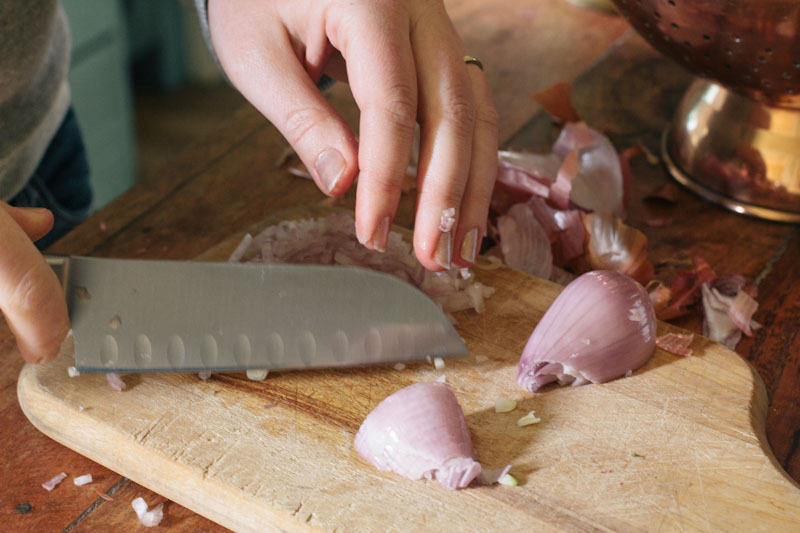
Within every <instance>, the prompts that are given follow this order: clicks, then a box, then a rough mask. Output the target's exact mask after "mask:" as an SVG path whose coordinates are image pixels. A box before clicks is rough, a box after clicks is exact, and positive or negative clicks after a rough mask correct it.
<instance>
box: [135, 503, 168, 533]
mask: <svg viewBox="0 0 800 533" xmlns="http://www.w3.org/2000/svg"><path fill="white" fill-rule="evenodd" d="M131 507H133V510H134V511H136V516H138V517H139V522H141V524H142V525H143V526H145V527H155V526H157V525H158V524H160V523H161V520H162V519H163V518H164V504H163V503H159V504H158V505H156V506H155V507H153V508H152V509H151V510H149V511H148V510H147V502H145V501H144V498H142V497H138V498H136V499H134V500H133V501H132V502H131Z"/></svg>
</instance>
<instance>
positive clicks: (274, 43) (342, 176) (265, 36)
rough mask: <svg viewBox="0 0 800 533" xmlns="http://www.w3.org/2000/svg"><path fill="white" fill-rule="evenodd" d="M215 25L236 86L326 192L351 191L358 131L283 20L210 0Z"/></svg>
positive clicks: (217, 45) (227, 70)
mask: <svg viewBox="0 0 800 533" xmlns="http://www.w3.org/2000/svg"><path fill="white" fill-rule="evenodd" d="M209 26H210V30H211V38H212V41H213V44H214V50H215V51H216V52H217V57H218V58H219V60H220V63H221V64H222V67H223V69H224V70H225V73H226V74H227V76H228V78H229V79H230V80H231V81H232V82H233V84H234V85H235V86H236V88H237V89H238V90H239V91H240V92H241V93H242V95H244V97H245V98H247V100H249V101H250V103H251V104H253V105H254V106H255V107H256V109H258V110H259V111H260V112H261V113H262V114H263V115H264V116H265V117H267V119H269V121H270V122H272V124H274V125H275V127H276V128H278V130H279V131H280V132H281V134H283V136H284V137H285V138H286V140H287V141H289V144H291V145H292V147H293V148H294V150H295V151H296V152H297V155H298V156H299V157H300V159H301V160H302V161H303V163H304V164H305V165H306V167H307V168H308V170H309V172H310V173H311V176H312V177H313V178H314V181H315V182H316V184H317V186H318V187H319V188H320V189H321V190H322V191H323V192H325V193H326V194H329V195H331V196H338V195H341V194H343V193H344V192H346V191H347V189H348V188H350V186H351V185H352V183H353V181H354V180H355V177H356V174H357V172H358V147H357V143H356V140H355V136H354V135H353V132H352V130H351V129H350V127H349V126H348V125H347V123H346V122H345V121H344V119H343V118H342V117H341V116H340V115H339V114H338V113H337V112H336V110H335V109H334V108H333V107H332V106H331V104H330V103H329V102H328V101H327V100H326V99H325V97H324V95H323V94H322V93H321V92H320V90H319V89H318V88H317V86H316V84H315V83H314V81H313V80H312V79H311V76H310V75H309V73H308V72H307V71H306V69H305V67H304V66H303V65H302V64H301V62H300V60H299V59H298V57H297V55H296V54H295V51H294V50H293V48H292V43H291V41H290V39H289V36H288V35H287V34H286V31H285V29H284V28H283V26H282V25H281V24H279V21H277V20H275V21H273V20H272V19H270V20H269V21H268V22H265V23H264V24H260V25H259V24H253V21H250V20H248V19H247V16H246V11H245V10H243V9H239V8H238V7H236V3H234V2H219V1H218V2H211V3H209ZM251 28H257V29H258V31H257V32H255V33H252V32H251Z"/></svg>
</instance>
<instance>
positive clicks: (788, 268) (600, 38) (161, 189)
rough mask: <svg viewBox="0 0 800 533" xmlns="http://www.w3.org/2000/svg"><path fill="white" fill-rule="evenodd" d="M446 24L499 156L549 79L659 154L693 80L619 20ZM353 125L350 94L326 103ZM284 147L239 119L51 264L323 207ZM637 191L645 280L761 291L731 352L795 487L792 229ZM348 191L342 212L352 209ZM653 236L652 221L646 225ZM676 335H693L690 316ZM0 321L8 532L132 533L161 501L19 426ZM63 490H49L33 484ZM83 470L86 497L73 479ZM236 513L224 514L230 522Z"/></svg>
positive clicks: (656, 170) (206, 525)
mask: <svg viewBox="0 0 800 533" xmlns="http://www.w3.org/2000/svg"><path fill="white" fill-rule="evenodd" d="M447 5H448V9H449V11H450V13H451V16H452V17H453V19H454V22H455V24H456V26H457V28H458V30H459V32H460V33H461V35H462V36H463V38H464V41H465V43H466V48H467V50H469V52H470V53H471V54H474V55H476V56H478V57H480V58H481V60H482V61H483V63H484V65H485V68H486V74H487V76H488V78H489V80H490V83H491V85H492V88H493V91H494V96H495V102H496V105H497V108H498V112H499V114H500V117H501V132H500V134H501V140H502V143H503V144H504V145H507V146H519V147H525V148H534V149H545V148H546V147H547V146H548V145H549V143H550V142H551V140H552V138H553V136H554V134H555V133H556V132H557V128H556V127H555V126H554V125H553V124H552V122H551V120H550V119H549V118H548V117H547V116H546V115H544V114H543V113H541V112H540V109H539V108H538V106H537V104H536V103H535V102H534V101H533V99H532V98H531V94H532V93H533V92H535V91H536V90H538V89H542V88H545V87H547V86H549V85H551V84H552V83H554V82H557V81H561V80H568V81H572V82H573V83H574V93H573V100H574V103H575V107H576V108H577V109H578V111H579V112H580V113H581V115H582V116H583V117H584V119H585V120H586V121H587V122H588V123H589V124H591V125H593V126H595V127H597V128H599V129H602V130H604V131H606V132H607V133H608V134H609V136H610V137H611V138H612V140H613V141H614V142H615V144H616V146H617V147H618V149H620V150H622V149H625V148H628V147H631V146H636V145H639V144H643V145H645V146H647V147H648V148H650V149H651V150H652V151H654V152H657V149H658V144H659V137H660V131H661V129H662V127H663V125H664V124H665V122H666V121H667V119H668V117H669V116H670V112H671V110H672V109H674V106H675V105H676V103H677V101H678V99H679V98H680V96H681V94H682V90H683V88H685V87H686V85H687V84H688V81H689V79H690V78H689V75H688V74H687V73H686V72H685V71H683V70H682V69H681V68H680V67H678V66H675V65H674V64H672V63H670V62H669V61H668V60H666V59H664V58H661V57H659V56H658V55H657V54H656V53H655V52H653V51H652V50H651V49H650V48H649V47H648V46H647V45H646V44H644V42H643V41H642V40H641V39H639V38H638V37H637V36H636V35H635V34H633V33H632V32H630V30H628V29H627V26H626V24H625V22H624V21H623V20H621V19H618V18H615V17H609V16H606V15H600V14H596V13H592V12H590V11H586V10H583V9H581V8H577V7H575V6H573V5H571V4H568V3H566V2H564V1H561V0H538V1H535V2H534V1H527V2H524V1H521V0H496V1H493V2H485V1H477V0H452V1H448V2H447ZM330 97H331V99H332V101H333V102H334V105H335V106H336V107H337V108H339V109H340V110H341V111H342V113H343V114H344V115H345V116H346V117H347V118H348V119H349V120H350V121H351V123H352V122H354V121H355V116H356V110H355V106H354V104H353V102H352V100H351V99H350V98H349V96H348V93H347V90H346V87H344V86H341V85H340V86H337V87H334V89H332V90H331V91H330ZM286 146H287V145H286V142H285V141H284V140H283V139H282V138H281V137H280V135H279V134H278V132H277V131H276V130H275V129H274V128H273V127H272V126H271V125H269V124H268V123H267V122H266V121H265V120H264V118H263V117H261V116H260V115H259V114H258V113H257V112H256V111H255V110H253V109H251V108H246V109H243V110H242V111H241V112H239V113H238V114H236V115H235V116H233V117H231V120H230V121H229V122H227V123H226V124H220V128H219V131H218V133H217V134H216V135H214V136H213V137H211V138H209V139H207V140H206V141H204V142H203V143H200V144H198V145H197V146H195V147H193V148H191V149H190V150H188V151H186V152H184V153H182V154H179V155H177V156H176V158H175V159H174V161H173V162H171V163H170V164H168V165H167V166H166V167H165V168H164V169H163V171H162V172H161V173H160V175H159V176H158V178H156V179H152V180H149V181H146V182H144V183H140V184H138V185H137V186H135V187H134V188H133V189H131V190H130V191H129V192H128V193H126V194H125V195H123V196H122V197H120V198H118V199H117V200H115V201H113V202H112V203H110V204H109V205H108V206H107V207H105V208H104V209H103V210H101V211H100V212H98V213H97V214H95V215H94V216H93V217H92V218H91V219H90V220H88V221H87V222H86V223H84V224H83V225H81V226H80V227H79V228H77V229H76V230H75V231H73V232H72V233H71V234H69V235H67V236H66V237H65V238H63V239H62V240H61V241H59V242H58V243H56V244H55V245H54V246H53V247H52V249H51V251H53V252H60V253H70V254H83V255H96V256H107V257H134V258H164V259H190V258H193V257H196V256H198V255H199V254H201V253H202V252H204V251H205V250H207V249H209V248H210V247H212V246H213V245H214V244H216V243H218V242H220V241H222V240H224V239H225V238H227V237H229V236H230V235H231V234H233V233H236V232H239V231H242V230H245V229H246V228H248V227H250V226H251V225H252V224H254V223H256V222H258V221H260V220H263V219H264V218H265V217H266V216H268V215H269V214H271V213H274V212H275V211H278V210H281V209H285V208H288V207H292V206H299V205H309V204H317V203H320V202H327V200H326V199H325V197H324V196H323V195H322V194H321V193H320V192H319V191H318V190H317V189H316V187H315V186H314V185H313V183H311V182H310V181H308V180H302V179H298V178H294V177H291V176H290V175H289V174H288V173H287V172H286V171H285V170H282V169H280V168H278V167H277V162H278V161H279V160H280V159H281V157H282V154H283V153H284V151H285V149H286ZM632 171H633V175H634V181H633V186H632V191H631V198H630V207H629V213H628V219H627V223H628V224H630V225H632V226H634V227H637V228H639V229H641V230H642V231H643V232H644V233H645V234H646V235H647V237H648V241H649V243H648V249H649V257H650V259H651V261H652V262H653V263H654V264H656V265H657V269H668V268H672V267H673V266H675V265H680V264H682V263H684V262H686V261H687V260H691V259H692V258H693V257H698V256H699V257H703V258H704V259H706V260H707V261H708V262H709V263H710V264H711V266H712V268H713V269H714V270H715V271H716V272H717V273H718V274H729V273H738V274H742V275H744V276H745V277H746V278H747V279H748V280H750V281H752V280H755V281H756V283H757V284H758V292H759V293H758V301H759V303H760V307H759V310H758V311H757V313H756V315H755V318H756V319H757V320H758V321H759V322H761V323H762V324H763V325H764V327H763V328H762V329H760V330H758V331H757V332H756V333H755V335H754V337H752V338H744V339H743V340H742V341H741V342H740V343H739V345H738V346H737V348H736V351H737V353H739V354H740V355H741V356H742V357H744V358H745V359H747V360H748V361H749V362H750V363H751V364H752V365H753V366H754V367H755V368H756V370H757V371H758V373H759V375H760V376H761V378H762V380H763V382H764V384H765V387H766V391H767V393H768V396H769V402H770V409H769V415H768V417H767V424H766V432H767V438H768V440H769V443H770V445H771V447H772V450H773V452H774V454H775V456H776V458H777V460H778V462H779V463H780V464H781V465H782V466H783V468H784V469H786V471H787V472H788V473H789V475H790V476H791V477H793V478H794V479H795V480H800V454H798V453H797V448H798V445H800V402H799V401H798V393H797V391H798V390H800V336H798V333H797V332H798V331H799V330H800V283H798V278H800V270H799V269H798V268H797V259H798V258H800V232H799V231H798V228H797V227H795V226H790V225H783V224H777V223H769V222H764V221H759V220H755V219H750V218H746V217H742V216H739V215H735V214H733V213H729V212H727V211H725V210H723V209H722V208H719V207H716V206H714V205H711V204H709V203H707V202H705V201H703V200H701V199H699V198H697V197H696V196H694V195H693V194H692V193H689V192H688V191H686V190H684V189H680V190H679V193H678V200H677V202H676V203H675V205H674V206H671V207H670V206H666V207H665V206H660V207H659V210H658V212H654V207H653V206H652V205H650V204H647V203H646V202H644V201H643V199H644V197H645V196H647V195H648V194H649V193H650V192H652V191H653V190H655V189H657V188H658V187H659V186H661V185H663V184H666V183H669V182H670V181H671V180H670V178H669V177H668V175H667V173H666V171H665V170H664V169H663V167H661V166H659V165H656V166H652V165H650V164H648V162H647V161H646V160H645V158H643V157H636V158H634V159H633V160H632ZM353 201H354V195H353V194H352V193H349V194H348V195H347V196H346V197H344V198H343V199H342V200H341V201H339V202H338V205H342V206H345V207H350V206H352V205H353ZM412 215H413V197H411V196H405V197H404V198H403V201H402V205H401V208H400V210H399V211H398V215H397V219H396V223H397V224H399V225H405V226H410V224H411V222H412V220H413V217H412ZM656 220H657V221H658V223H655V221H656ZM673 323H675V324H676V325H679V326H682V327H685V328H687V329H690V330H693V331H695V332H697V333H699V332H700V319H699V317H697V316H695V315H689V316H687V317H684V318H682V319H680V320H676V321H674V322H673ZM13 346H14V344H13V338H12V337H11V335H10V333H9V331H8V328H7V327H6V325H5V323H3V322H0V421H1V422H2V427H3V432H2V435H0V439H2V441H3V442H2V443H0V444H1V445H0V450H1V451H0V455H1V456H2V459H0V464H2V469H3V470H2V476H3V483H2V488H0V509H1V510H2V513H3V519H4V521H5V523H4V526H3V529H8V530H10V531H20V530H30V531H34V530H36V531H42V530H68V531H75V532H77V531H94V530H98V529H99V530H114V531H138V530H140V529H144V528H142V527H141V526H140V525H139V523H138V521H137V520H136V517H135V514H134V513H133V510H132V509H131V507H130V503H129V502H130V501H131V499H133V498H134V497H136V496H142V497H144V498H145V500H147V502H148V503H149V504H151V505H153V504H155V503H158V502H161V501H164V498H163V497H161V496H159V495H157V494H155V493H152V492H150V491H149V490H147V489H146V488H144V487H142V486H140V485H137V484H136V483H134V482H132V481H130V480H128V479H126V478H124V477H121V476H120V475H118V474H116V473H114V472H113V471H111V470H108V469H106V468H104V467H102V466H100V465H98V464H96V463H94V462H92V461H90V460H89V459H86V458H84V457H82V456H81V455H79V454H77V453H75V452H73V451H71V450H69V449H68V448H65V447H63V446H61V445H59V444H57V443H55V442H54V441H52V440H50V439H49V438H47V437H46V436H44V435H43V434H41V433H40V432H39V431H38V430H36V429H35V428H34V427H33V426H32V425H31V424H30V423H29V422H28V421H27V419H26V418H25V416H24V415H23V413H22V411H21V410H20V408H19V406H18V403H17V396H16V380H17V376H18V375H19V372H20V370H21V368H22V366H23V363H22V360H21V358H20V357H19V355H18V354H17V353H16V351H15V349H14V347H13ZM62 471H63V472H67V473H68V474H70V477H69V478H68V479H67V480H66V481H65V482H63V483H62V485H61V486H59V487H58V488H57V489H56V490H54V491H52V492H47V491H45V490H44V489H43V488H42V487H41V483H43V482H44V481H46V480H48V479H50V478H51V477H52V476H54V475H55V474H57V473H59V472H62ZM87 473H91V474H92V476H93V477H94V482H93V483H92V484H91V485H86V486H83V487H75V486H74V485H73V484H72V481H71V479H72V477H73V476H78V475H82V474H87ZM232 512H235V510H232ZM162 525H163V526H166V527H169V528H170V530H172V531H193V532H194V531H222V530H224V528H222V527H221V526H218V525H216V524H214V523H212V522H210V521H208V520H206V519H205V518H203V517H202V516H200V515H197V514H195V513H193V512H192V511H190V510H188V509H186V508H183V507H181V506H180V505H177V504H174V503H169V502H167V504H166V506H165V518H164V521H163V522H162Z"/></svg>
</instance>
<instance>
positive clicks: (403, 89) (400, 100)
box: [380, 85, 417, 134]
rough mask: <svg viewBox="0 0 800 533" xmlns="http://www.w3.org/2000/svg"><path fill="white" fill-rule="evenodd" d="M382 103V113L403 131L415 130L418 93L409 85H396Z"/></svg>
mask: <svg viewBox="0 0 800 533" xmlns="http://www.w3.org/2000/svg"><path fill="white" fill-rule="evenodd" d="M388 92H389V94H390V95H391V96H389V97H388V98H387V99H386V100H385V101H384V102H382V103H381V104H380V106H381V111H382V114H383V115H384V116H385V117H386V118H387V119H388V120H389V121H390V122H391V123H392V125H393V126H394V127H396V128H398V129H399V130H400V131H401V132H402V133H406V134H407V133H409V132H413V131H414V128H415V127H416V125H417V95H416V92H415V91H414V90H413V89H412V88H411V87H410V86H408V85H396V86H394V87H392V88H391V89H390V90H389V91H388Z"/></svg>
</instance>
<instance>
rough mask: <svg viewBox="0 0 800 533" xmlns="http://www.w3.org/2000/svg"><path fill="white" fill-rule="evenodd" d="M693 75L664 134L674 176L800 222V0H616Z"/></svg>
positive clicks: (742, 207)
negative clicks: (689, 85)
mask: <svg viewBox="0 0 800 533" xmlns="http://www.w3.org/2000/svg"><path fill="white" fill-rule="evenodd" d="M614 3H615V4H616V6H617V8H618V9H619V11H620V12H621V13H622V14H623V15H624V16H625V18H627V19H628V21H629V22H630V23H631V25H632V26H633V27H634V28H635V29H636V30H637V31H638V32H639V33H640V34H641V35H642V36H643V37H645V38H646V39H647V40H648V41H649V42H650V44H651V45H653V47H655V48H656V49H657V50H659V51H661V52H662V53H664V54H665V55H667V56H669V57H671V58H672V59H674V60H676V61H678V62H680V63H681V64H683V65H684V66H685V67H686V68H688V69H689V70H691V71H692V72H693V73H695V74H697V75H698V76H699V77H700V78H701V79H698V80H696V81H695V82H694V83H693V84H692V86H691V87H690V88H689V90H688V91H687V93H686V95H685V96H684V98H683V100H682V102H681V104H680V105H679V107H678V109H677V111H676V113H675V116H674V117H673V120H672V123H671V124H670V126H669V127H668V128H667V130H666V132H665V135H664V143H663V147H662V151H663V155H664V159H665V161H666V162H667V165H668V167H669V169H670V172H671V173H672V175H673V176H674V177H675V178H676V179H678V181H680V182H681V183H683V184H684V185H686V186H688V187H690V188H691V189H692V190H694V191H695V192H697V193H699V194H701V195H703V196H705V197H706V198H709V199H710V200H712V201H715V202H718V203H720V204H722V205H724V206H726V207H728V208H730V209H733V210H735V211H738V212H742V213H747V214H750V215H754V216H759V217H763V218H769V219H773V220H781V221H791V222H800V0H698V1H686V0H614Z"/></svg>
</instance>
